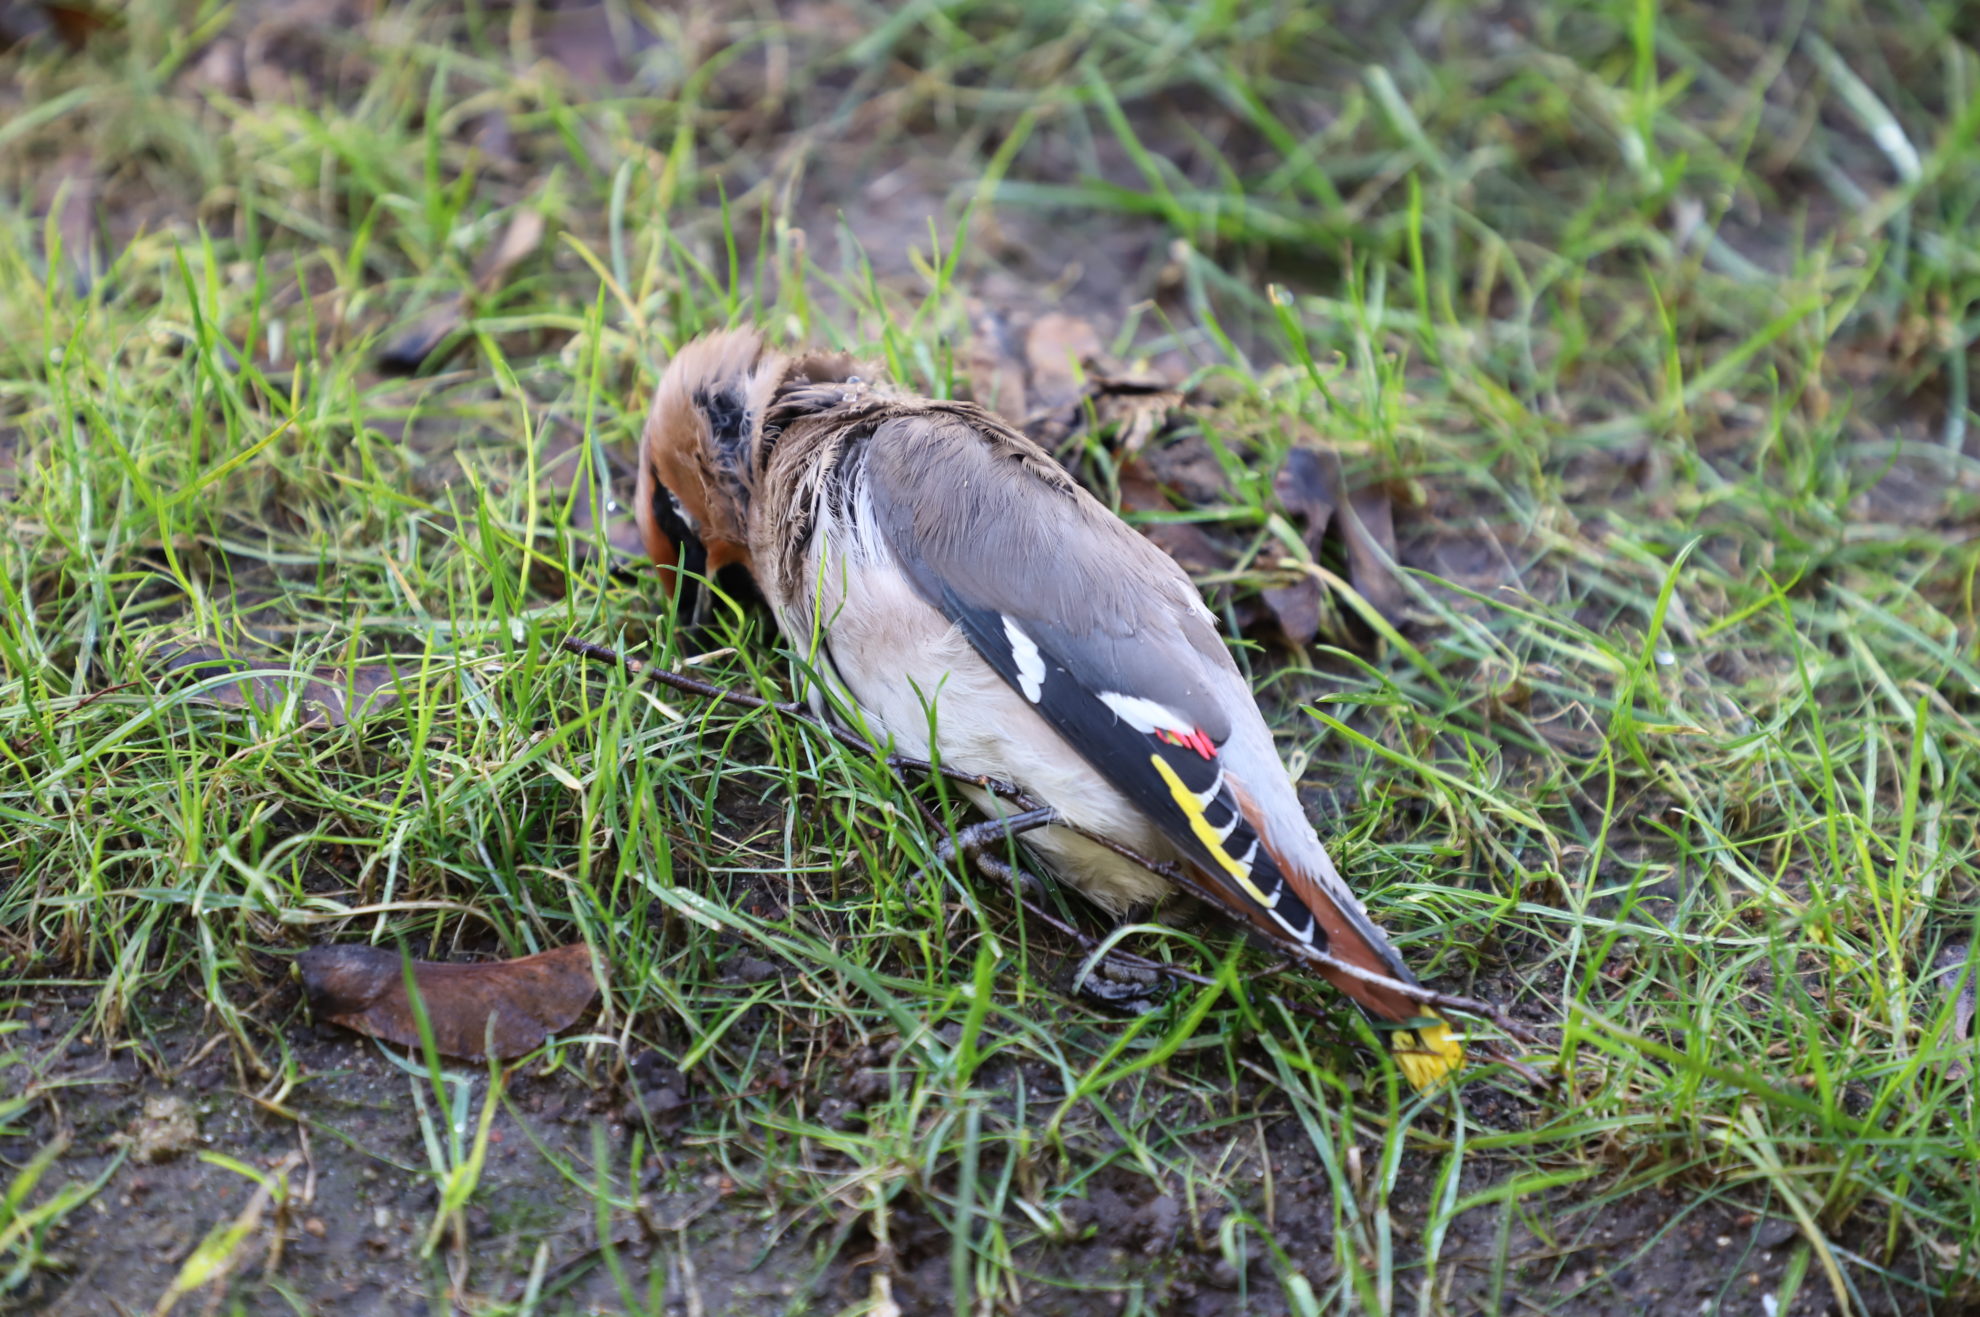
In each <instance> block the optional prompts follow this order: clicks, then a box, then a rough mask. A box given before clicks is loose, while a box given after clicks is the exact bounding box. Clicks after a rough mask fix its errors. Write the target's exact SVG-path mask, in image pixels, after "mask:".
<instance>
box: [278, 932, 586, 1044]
mask: <svg viewBox="0 0 1980 1317" xmlns="http://www.w3.org/2000/svg"><path fill="white" fill-rule="evenodd" d="M296 963H297V965H298V967H299V968H300V969H301V971H302V982H303V991H304V992H305V993H306V994H308V997H309V1008H310V1010H311V1011H312V1012H314V1013H315V1014H316V1015H317V1016H318V1017H319V1018H321V1019H325V1020H328V1021H330V1022H331V1023H332V1024H339V1025H342V1026H343V1027H344V1028H346V1029H354V1030H356V1031H357V1032H358V1033H361V1034H366V1035H369V1036H370V1037H373V1038H382V1039H384V1040H385V1041H386V1042H388V1043H396V1044H398V1045H399V1046H401V1047H418V1046H419V1045H420V1040H419V1024H418V1021H417V1019H416V1018H415V1016H414V1014H413V1007H412V1001H411V999H410V998H409V997H408V995H407V993H406V976H405V965H404V961H403V960H401V958H400V956H399V953H398V952H396V951H390V950H387V949H385V948H384V947H368V946H360V945H357V944H354V943H351V944H342V945H338V946H327V947H311V948H310V949H309V950H308V951H305V952H303V953H302V955H300V956H298V957H297V958H296ZM412 978H413V983H414V985H415V986H416V987H417V988H418V991H419V998H420V1002H421V1004H422V1005H424V1006H425V1008H426V1018H427V1021H428V1023H429V1024H431V1026H432V1028H433V1041H434V1045H435V1046H436V1047H438V1048H439V1050H440V1051H441V1052H442V1053H443V1054H445V1055H447V1056H452V1057H458V1058H460V1059H462V1060H465V1061H480V1060H483V1059H484V1058H486V1057H487V1056H488V1055H489V1054H490V1052H491V1051H492V1053H493V1054H494V1055H495V1056H496V1057H498V1058H501V1059H503V1060H508V1059H511V1058H513V1057H518V1056H522V1055H524V1054H526V1053H528V1052H532V1051H535V1050H536V1049H537V1048H538V1047H540V1046H542V1045H543V1040H544V1039H546V1038H548V1037H549V1036H550V1035H551V1034H554V1033H557V1032H559V1031H561V1030H563V1029H566V1028H568V1027H569V1026H570V1025H571V1023H572V1022H573V1021H575V1020H576V1019H577V1018H578V1016H580V1015H582V1014H583V1013H584V1011H585V1008H586V1007H588V1006H590V1005H591V1002H592V999H593V998H595V997H596V996H597V995H598V981H597V979H596V978H595V977H594V976H593V974H592V970H591V951H590V949H589V948H588V947H586V946H585V944H584V943H582V942H577V943H573V944H572V945H570V946H567V947H557V948H555V949H554V950H550V951H539V952H538V953H537V954H535V955H533V956H522V957H519V958H517V959H515V960H496V961H484V962H482V963H479V964H450V963H447V962H442V961H430V960H415V961H413V962H412Z"/></svg>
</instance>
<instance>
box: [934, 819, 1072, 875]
mask: <svg viewBox="0 0 1980 1317" xmlns="http://www.w3.org/2000/svg"><path fill="white" fill-rule="evenodd" d="M1058 817H1059V814H1058V811H1057V810H1055V809H1053V808H1052V807H1051V806H1049V805H1040V806H1039V807H1038V808H1037V809H1026V810H1019V811H1018V812H1017V813H1015V814H1004V815H1000V816H999V817H997V818H993V819H985V820H983V821H982V822H981V823H972V824H970V825H969V826H968V827H966V828H963V829H962V830H961V831H958V832H954V833H951V834H950V835H949V837H948V838H947V839H946V840H945V841H943V843H942V844H941V845H940V846H937V847H936V848H935V863H937V864H947V863H949V861H951V860H953V859H955V858H956V856H958V855H967V856H969V857H970V858H971V859H975V858H976V856H977V855H978V854H979V853H980V852H981V851H982V850H983V848H984V847H986V846H990V845H994V844H995V843H997V842H1001V841H1004V840H1007V839H1008V838H1011V837H1015V836H1017V835H1018V834H1019V833H1020V832H1029V831H1031V830H1032V829H1033V828H1042V827H1044V826H1045V825H1046V824H1048V823H1053V822H1056V821H1057V820H1058Z"/></svg>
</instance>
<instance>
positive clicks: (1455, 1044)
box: [1389, 1020, 1464, 1093]
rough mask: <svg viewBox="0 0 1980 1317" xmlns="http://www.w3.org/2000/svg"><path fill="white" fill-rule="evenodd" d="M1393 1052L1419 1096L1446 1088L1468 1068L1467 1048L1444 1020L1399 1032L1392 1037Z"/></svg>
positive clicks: (1391, 1047)
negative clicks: (1455, 1076)
mask: <svg viewBox="0 0 1980 1317" xmlns="http://www.w3.org/2000/svg"><path fill="white" fill-rule="evenodd" d="M1389 1050H1390V1051H1391V1052H1392V1053H1393V1054H1394V1055H1395V1058H1396V1064H1397V1065H1398V1066H1400V1067H1402V1072H1403V1078H1405V1079H1407V1080H1409V1083H1410V1087H1412V1088H1414V1089H1415V1090H1416V1091H1417V1092H1419V1093H1427V1092H1429V1091H1431V1090H1432V1089H1436V1088H1441V1087H1443V1085H1444V1083H1445V1081H1446V1080H1448V1079H1449V1078H1450V1077H1451V1076H1452V1075H1454V1074H1456V1073H1457V1072H1458V1071H1459V1070H1460V1069H1462V1068H1463V1067H1464V1044H1463V1043H1461V1042H1459V1041H1458V1039H1457V1035H1455V1034H1453V1033H1452V1032H1451V1026H1450V1025H1448V1024H1446V1023H1445V1022H1444V1021H1442V1020H1438V1021H1437V1022H1436V1023H1435V1024H1427V1025H1419V1026H1418V1027H1416V1028H1414V1029H1398V1030H1396V1032H1395V1033H1393V1034H1391V1035H1389Z"/></svg>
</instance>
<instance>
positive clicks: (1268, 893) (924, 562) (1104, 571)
mask: <svg viewBox="0 0 1980 1317" xmlns="http://www.w3.org/2000/svg"><path fill="white" fill-rule="evenodd" d="M863 447H864V449H865V451H864V453H863V454H862V459H863V460H862V461H861V463H860V466H861V467H862V472H861V474H862V477H863V478H864V480H865V481H866V484H867V490H866V494H867V497H869V498H870V499H871V503H872V508H873V513H874V518H875V521H876V523H877V525H878V527H879V529H880V531H881V532H882V534H884V536H885V538H886V541H887V545H888V548H889V549H890V551H891V554H892V556H893V557H894V559H895V561H896V562H897V563H898V564H899V566H900V568H901V570H902V571H903V572H904V573H905V574H906V576H907V577H908V579H909V580H910V581H911V582H912V583H913V585H914V587H915V589H916V590H917V591H918V592H919V593H920V594H921V596H922V597H923V598H924V599H926V600H927V601H928V602H929V603H930V604H932V605H934V606H935V607H936V608H938V609H940V610H941V612H942V613H943V614H944V615H945V616H947V617H948V618H949V620H950V621H951V622H953V623H954V624H955V625H956V626H957V627H958V628H959V629H960V630H961V632H962V633H963V634H964V635H965V636H966V637H967V638H968V640H969V642H970V644H971V645H972V646H973V647H974V648H975V650H976V651H977V653H979V654H980V655H982V657H983V658H984V659H985V660H986V661H987V662H988V663H989V664H990V666H991V667H992V668H994V669H995V670H996V672H997V673H998V674H999V675H1000V676H1001V677H1002V678H1003V680H1004V681H1005V682H1007V683H1008V684H1009V685H1010V686H1012V687H1013V688H1014V689H1016V690H1017V691H1018V692H1019V693H1020V694H1022V695H1023V697H1024V698H1025V700H1026V701H1028V702H1029V703H1030V704H1031V706H1032V707H1033V708H1035V709H1036V710H1037V711H1038V713H1039V714H1040V715H1041V716H1042V717H1043V718H1044V719H1045V721H1046V722H1047V723H1048V724H1050V725H1051V726H1052V727H1053V728H1054V729H1055V730H1056V731H1057V732H1058V733H1059V735H1060V736H1062V737H1063V738H1064V739H1065V740H1066V741H1067V742H1068V743H1069V744H1070V745H1071V746H1072V747H1073V748H1074V750H1076V751H1077V752H1078V753H1079V755H1080V756H1081V757H1082V758H1083V759H1085V760H1086V762H1087V763H1088V764H1090V765H1091V766H1092V767H1093V768H1094V769H1095V770H1096V771H1097V772H1098V773H1099V774H1100V775H1101V776H1102V777H1103V778H1105V779H1106V780H1107V781H1108V782H1109V783H1111V784H1112V785H1113V787H1114V788H1115V789H1116V790H1118V791H1120V792H1121V793H1122V794H1123V795H1125V796H1127V797H1128V799H1129V800H1131V801H1132V802H1133V803H1134V804H1135V806H1136V807H1137V808H1139V809H1140V810H1141V811H1143V812H1144V813H1145V814H1146V815H1147V816H1148V818H1149V819H1151V820H1152V821H1153V822H1154V823H1155V824H1156V826H1157V827H1158V828H1159V829H1160V830H1161V832H1162V833H1163V835H1164V836H1166V837H1167V838H1168V839H1169V840H1170V841H1171V842H1173V843H1174V844H1175V845H1176V846H1177V847H1178V848H1179V849H1180V850H1181V851H1182V852H1183V853H1184V854H1185V855H1187V856H1188V857H1189V858H1190V860H1191V862H1192V868H1193V869H1194V870H1195V872H1196V874H1197V875H1198V877H1199V878H1200V880H1201V881H1202V882H1203V883H1204V885H1205V886H1207V887H1208V888H1210V889H1211V890H1213V891H1214V892H1216V893H1217V894H1218V895H1219V896H1220V897H1221V898H1222V904H1223V906H1224V907H1225V910H1226V912H1227V913H1229V914H1230V915H1233V916H1235V917H1237V918H1238V919H1240V920H1241V921H1243V922H1244V923H1245V924H1247V925H1248V926H1249V927H1251V928H1253V929H1255V930H1257V931H1258V932H1259V933H1261V934H1262V935H1264V936H1265V937H1266V938H1267V939H1268V940H1270V941H1272V942H1276V943H1280V944H1286V943H1291V944H1296V945H1303V946H1309V947H1313V948H1316V949H1319V950H1324V951H1328V952H1330V953H1331V954H1332V955H1334V956H1335V957H1337V958H1339V959H1341V960H1343V961H1346V962H1348V963H1349V964H1352V965H1355V966H1357V967H1360V968H1362V969H1365V970H1368V971H1370V972H1373V973H1377V974H1381V975H1385V976H1388V977H1391V978H1395V979H1400V980H1402V981H1404V982H1407V983H1414V982H1415V980H1414V978H1413V977H1412V976H1411V975H1410V973H1409V970H1408V969H1407V967H1405V966H1404V964H1403V962H1402V959H1401V957H1400V956H1398V955H1397V954H1396V951H1395V949H1394V948H1393V947H1392V946H1391V945H1390V944H1389V941H1388V939H1387V938H1386V937H1385V936H1384V935H1383V934H1382V931H1381V930H1380V929H1378V928H1377V927H1376V926H1375V925H1374V923H1373V922H1372V921H1371V920H1370V919H1369V918H1368V916H1367V914H1366V912H1365V911H1364V910H1363V909H1362V907H1361V904H1360V902H1359V901H1357V900H1356V899H1355V897H1354V895H1353V894H1352V893H1351V892H1350V891H1349V890H1348V889H1347V886H1346V884H1345V883H1344V882H1342V881H1341V879H1340V877H1339V875H1338V874H1337V873H1336V872H1335V870H1334V867H1333V865H1332V863H1331V862H1330V861H1329V860H1328V858H1327V855H1326V852H1325V850H1324V849H1323V848H1322V847H1321V845H1320V843H1319V840H1318V838H1317V837H1315V836H1314V833H1313V829H1312V826H1311V825H1310V824H1309V823H1308V822H1307V820H1306V816H1305V813H1304V811H1303V810H1302V809H1301V808H1300V805H1299V799H1298V795H1297V793H1296V792H1295V791H1294V789H1293V787H1292V784H1291V782H1290V781H1289V780H1288V779H1287V776H1286V773H1285V768H1284V765H1283V764H1282V763H1281V761H1280V760H1279V758H1278V754H1277V752H1276V750H1274V749H1273V747H1272V743H1271V734H1270V733H1269V731H1267V729H1266V727H1265V723H1264V719H1263V717H1262V716H1261V715H1260V714H1259V712H1258V707H1257V705H1256V703H1255V702H1254V700H1253V698H1252V695H1251V691H1250V688H1249V686H1248V685H1247V684H1246V683H1245V682H1244V680H1243V678H1242V676H1241V675H1240V674H1239V673H1238V671H1237V669H1236V665H1235V664H1234V663H1233V662H1232V661H1231V658H1230V654H1229V651H1228V650H1226V649H1225V647H1224V644H1223V642H1222V640H1221V639H1220V638H1219V636H1218V635H1217V631H1216V627H1215V625H1214V621H1213V619H1212V617H1211V615H1210V613H1209V611H1208V610H1207V609H1205V608H1204V606H1203V601H1202V598H1201V597H1200V596H1199V595H1198V594H1197V592H1196V589H1195V587H1194V586H1193V585H1192V584H1191V583H1190V581H1189V578H1188V577H1187V576H1185V575H1184V574H1183V572H1182V570H1181V568H1179V567H1177V566H1176V564H1175V562H1174V561H1173V560H1172V559H1170V558H1169V557H1168V556H1167V555H1165V554H1163V553H1162V551H1161V550H1159V549H1157V548H1156V547H1155V546H1154V545H1152V544H1150V543H1149V542H1148V541H1147V540H1146V539H1144V538H1143V537H1142V536H1140V535H1139V534H1137V533H1135V531H1134V530H1133V529H1132V528H1130V527H1129V526H1127V525H1126V524H1125V523H1124V522H1122V521H1121V520H1120V519H1119V518H1118V517H1116V516H1114V515H1113V514H1112V513H1111V512H1109V511H1108V510H1107V509H1106V508H1104V507H1103V506H1101V505H1100V504H1099V503H1098V502H1097V501H1096V500H1094V499H1093V498H1092V496H1091V495H1089V494H1087V493H1086V492H1085V491H1084V490H1082V489H1080V488H1079V487H1078V485H1076V484H1075V483H1074V482H1073V481H1072V480H1071V478H1070V477H1068V476H1067V475H1066V473H1065V472H1064V470H1063V469H1061V468H1060V467H1059V466H1058V464H1057V463H1055V462H1053V461H1052V460H1051V458H1050V457H1049V456H1048V455H1047V454H1046V453H1045V452H1044V451H1043V450H1042V449H1040V448H1038V447H1037V445H1035V444H1033V443H1032V442H1031V441H1030V440H1029V439H1026V438H1025V437H1024V436H1022V435H1020V434H1018V433H1017V432H1016V431H1014V430H1011V429H1010V428H1009V427H1008V426H1005V425H1004V424H1003V423H1002V422H1000V421H998V420H996V419H995V418H994V417H992V416H990V415H989V414H988V413H986V412H982V411H981V410H980V409H976V408H973V407H969V406H966V405H961V404H933V405H931V404H922V405H920V406H917V407H915V408H913V409H903V410H902V411H901V412H899V413H897V414H896V415H894V416H893V417H892V418H891V419H888V420H885V421H883V422H881V423H880V424H879V425H878V426H877V427H875V428H874V430H873V431H872V433H871V435H870V438H869V439H868V440H867V441H866V442H865V444H864V445H863ZM1322 972H1323V973H1326V974H1327V977H1328V978H1329V979H1331V980H1332V981H1333V982H1334V983H1335V985H1336V986H1337V987H1339V988H1340V989H1341V990H1342V991H1343V992H1345V993H1346V994H1347V995H1348V996H1350V997H1352V998H1354V999H1355V1000H1356V1001H1357V1002H1359V1003H1360V1004H1361V1005H1362V1006H1363V1007H1365V1008H1366V1009H1367V1010H1368V1012H1369V1013H1370V1014H1371V1015H1372V1016H1374V1017H1376V1018H1377V1019H1378V1020H1382V1021H1386V1022H1389V1023H1391V1024H1395V1025H1405V1024H1408V1023H1410V1022H1416V1021H1421V1020H1422V1019H1423V1017H1426V1016H1429V1015H1432V1014H1433V1012H1430V1011H1428V1010H1427V1009H1426V1008H1424V1007H1423V1006H1421V1005H1420V1004H1419V1003H1417V1002H1416V1001H1415V1000H1413V999H1411V998H1409V997H1407V996H1404V995H1402V994H1400V993H1398V992H1396V991H1395V990H1393V989H1384V988H1382V987H1380V986H1379V985H1374V984H1370V983H1368V982H1366V981H1365V980H1362V979H1358V978H1355V977H1354V976H1352V975H1347V974H1339V973H1327V972H1326V971H1324V970H1323V971H1322ZM1433 1028H1434V1030H1435V1031H1436V1032H1435V1033H1434V1035H1433V1033H1432V1029H1433ZM1403 1032H1407V1033H1410V1034H1411V1036H1410V1037H1408V1038H1398V1039H1397V1040H1396V1042H1397V1044H1398V1050H1399V1054H1401V1053H1402V1052H1403V1051H1405V1050H1406V1051H1408V1052H1410V1053H1411V1054H1413V1055H1415V1056H1416V1057H1418V1058H1424V1057H1429V1058H1430V1059H1428V1060H1422V1061H1421V1064H1419V1065H1412V1064H1411V1063H1410V1061H1409V1059H1408V1058H1407V1057H1406V1058H1405V1066H1404V1068H1405V1070H1406V1071H1407V1072H1408V1073H1409V1074H1410V1077H1411V1078H1412V1080H1417V1082H1418V1084H1419V1086H1423V1084H1424V1082H1425V1081H1423V1080H1421V1079H1419V1078H1418V1074H1417V1071H1418V1070H1419V1069H1421V1070H1425V1071H1434V1072H1436V1073H1435V1076H1433V1078H1434V1077H1441V1075H1442V1074H1443V1073H1444V1072H1445V1071H1447V1070H1448V1069H1450V1068H1452V1067H1454V1065H1455V1064H1456V1060H1455V1058H1456V1057H1458V1056H1461V1055H1462V1053H1461V1051H1460V1050H1458V1049H1457V1045H1456V1043H1455V1042H1454V1041H1451V1040H1449V1039H1448V1036H1447V1031H1445V1030H1444V1027H1443V1026H1442V1025H1441V1024H1438V1025H1436V1026H1430V1027H1425V1028H1423V1029H1419V1030H1414V1031H1411V1030H1404V1031H1403Z"/></svg>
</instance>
